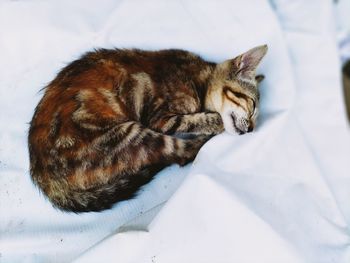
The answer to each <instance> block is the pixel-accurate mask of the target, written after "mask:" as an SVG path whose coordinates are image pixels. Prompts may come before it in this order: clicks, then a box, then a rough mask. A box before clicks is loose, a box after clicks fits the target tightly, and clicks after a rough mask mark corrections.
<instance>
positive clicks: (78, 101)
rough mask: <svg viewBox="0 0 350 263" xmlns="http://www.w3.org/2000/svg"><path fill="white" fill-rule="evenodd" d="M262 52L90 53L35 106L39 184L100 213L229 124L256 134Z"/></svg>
mask: <svg viewBox="0 0 350 263" xmlns="http://www.w3.org/2000/svg"><path fill="white" fill-rule="evenodd" d="M257 49H258V50H259V51H260V52H258V54H255V53H256V51H254V49H253V51H254V52H255V53H254V52H252V50H251V51H248V52H247V53H244V54H242V55H241V56H238V57H237V58H235V59H232V60H228V61H225V62H224V63H221V64H215V63H212V62H207V61H204V60H203V59H201V58H200V57H198V56H196V55H195V54H193V53H190V52H186V51H182V50H162V51H155V52H151V51H141V50H118V49H114V50H106V49H99V50H96V51H94V52H89V53H87V54H85V55H84V56H82V57H81V58H80V59H78V60H76V61H74V62H72V63H71V64H69V65H68V66H67V67H65V68H64V69H63V70H62V71H61V72H60V73H59V74H58V75H57V77H56V78H55V79H54V80H53V81H52V82H51V83H50V84H49V85H48V86H47V87H46V89H45V94H44V96H43V98H42V99H41V101H40V102H39V104H38V106H37V108H36V110H35V113H34V116H33V119H32V121H31V125H30V130H29V138H28V142H29V154H30V172H31V176H32V179H33V181H34V182H35V184H36V185H38V186H39V188H40V189H41V190H42V191H43V192H44V193H45V195H46V196H47V197H48V198H49V200H50V201H51V202H52V203H53V204H54V205H55V206H56V207H58V208H60V209H63V210H68V211H75V212H81V211H100V210H103V209H107V208H110V207H111V206H112V205H113V204H115V203H116V202H118V201H120V200H125V199H128V198H131V197H132V196H133V195H134V193H135V192H136V191H137V190H138V189H139V187H140V186H142V185H144V184H145V183H147V182H148V181H150V180H151V179H152V177H153V176H154V175H155V174H156V173H157V172H158V171H160V170H161V169H163V168H164V167H166V166H168V165H170V164H173V163H177V164H179V165H184V164H186V163H188V162H190V161H192V160H193V159H194V158H195V156H196V154H197V153H198V151H199V149H200V147H201V146H202V145H203V144H204V143H205V142H206V141H207V140H208V139H209V138H210V137H211V136H213V135H215V134H218V133H221V132H222V131H223V130H224V125H225V129H227V130H228V131H235V132H236V133H244V132H247V131H249V130H250V126H251V125H253V124H252V122H253V121H255V118H256V111H257V109H256V108H257V104H258V91H257V88H256V85H257V81H256V78H255V68H256V66H257V64H258V62H259V61H260V60H261V58H262V56H263V55H264V54H265V52H266V47H259V48H257ZM248 55H251V56H252V55H254V56H255V57H257V56H258V57H259V58H258V59H257V60H256V61H253V60H252V59H251V58H249V60H247V59H246V58H245V56H248ZM247 61H248V62H249V63H248V64H246V63H247ZM252 61H253V62H252ZM243 64H244V66H243ZM248 71H249V74H246V73H248ZM250 71H253V73H252V72H250ZM236 113H237V114H236ZM227 114H229V115H230V116H231V117H230V120H226V119H227ZM234 114H236V115H237V116H241V117H242V116H245V118H246V120H245V121H246V124H245V125H246V126H244V125H243V124H241V123H235V120H236V119H238V117H237V116H236V115H234ZM254 114H255V115H254ZM248 117H249V118H248ZM250 117H252V118H250ZM242 118H243V117H242ZM240 121H241V122H242V123H243V121H242V120H241V119H240ZM183 135H185V136H183ZM186 135H190V136H187V137H186Z"/></svg>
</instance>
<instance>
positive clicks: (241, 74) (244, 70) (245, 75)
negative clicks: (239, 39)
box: [231, 45, 267, 81]
mask: <svg viewBox="0 0 350 263" xmlns="http://www.w3.org/2000/svg"><path fill="white" fill-rule="evenodd" d="M266 52H267V45H262V46H258V47H255V48H252V49H250V50H248V51H247V52H245V53H243V54H241V55H239V56H237V57H235V58H234V59H232V60H231V74H232V75H233V77H236V78H238V79H242V80H247V81H249V80H253V79H254V78H255V70H256V68H257V67H258V65H259V63H260V61H261V60H262V58H263V57H264V56H265V54H266ZM261 80H262V79H261ZM257 81H258V79H257Z"/></svg>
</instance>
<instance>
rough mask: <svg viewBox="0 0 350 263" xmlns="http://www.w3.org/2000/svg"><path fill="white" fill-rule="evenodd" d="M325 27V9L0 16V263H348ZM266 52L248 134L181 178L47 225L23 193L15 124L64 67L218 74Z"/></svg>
mask: <svg viewBox="0 0 350 263" xmlns="http://www.w3.org/2000/svg"><path fill="white" fill-rule="evenodd" d="M332 21H333V20H332V6H331V1H330V0H318V1H315V0H314V1H301V0H295V1H287V0H275V1H272V3H269V2H268V1H265V0H263V1H262V0H250V1H244V0H236V1H199V0H198V1H187V2H185V1H175V0H174V1H160V0H151V1H111V0H103V1H74V2H72V1H52V2H44V1H38V0H37V1H5V2H1V3H0V57H1V58H2V59H1V61H0V72H1V73H0V74H1V78H0V107H1V108H0V112H1V114H0V123H1V126H0V127H1V130H0V161H1V163H0V173H1V176H0V184H1V189H0V190H1V191H0V198H1V199H0V201H1V203H0V206H1V207H0V213H1V215H0V235H1V236H0V250H1V251H0V253H1V260H2V261H4V262H24V261H26V262H69V261H72V260H73V259H76V260H77V262H96V261H97V260H98V261H101V260H103V261H104V262H111V261H114V262H115V261H118V262H344V263H345V262H349V261H350V248H349V244H350V242H349V241H350V240H349V239H350V238H349V223H350V205H349V201H348V200H350V172H349V158H350V134H349V128H348V126H347V123H346V119H345V110H344V106H343V99H342V97H341V95H342V94H341V88H340V75H339V74H340V71H339V58H338V55H337V50H336V43H335V37H334V32H333V25H332V23H333V22H332ZM263 43H267V44H268V45H269V48H270V49H269V53H268V55H267V57H266V59H264V62H263V63H262V65H261V67H260V69H259V72H262V73H264V74H265V75H266V80H265V81H264V84H263V85H262V87H261V92H262V98H261V101H262V105H261V118H260V121H259V127H258V129H257V131H256V132H254V133H252V134H248V135H245V136H237V137H235V136H230V135H228V134H222V135H219V136H216V137H215V138H213V139H212V140H211V141H209V142H208V143H207V144H206V145H205V146H204V147H203V148H202V150H201V152H200V153H199V155H198V158H197V159H196V161H195V162H194V164H193V165H192V166H191V167H190V166H188V167H186V168H184V169H180V168H178V167H177V166H172V167H170V168H168V169H165V170H164V171H162V172H161V173H160V174H159V175H158V176H157V177H156V179H155V180H154V181H152V182H151V183H150V184H149V185H147V186H146V187H144V188H143V190H142V191H141V193H140V195H139V196H138V197H137V198H135V199H134V200H131V201H127V202H123V203H120V204H118V205H117V206H115V207H114V208H113V209H111V210H109V211H105V212H102V213H87V214H79V215H76V214H70V213H63V212H60V211H57V210H55V209H53V208H52V207H51V205H50V204H49V202H47V201H46V200H45V199H44V198H43V196H41V195H40V194H39V193H38V190H37V189H35V188H34V186H33V185H32V183H31V182H30V177H29V174H28V156H27V146H26V131H27V129H28V125H27V124H26V123H27V122H28V121H30V118H31V116H32V114H33V109H34V107H35V105H36V103H37V102H38V100H39V99H40V97H41V95H42V94H40V93H38V90H39V89H40V88H41V87H43V86H44V85H45V83H47V82H48V81H50V79H52V78H53V77H54V75H55V73H56V72H57V71H58V69H59V68H61V67H62V66H63V65H64V63H63V62H69V61H70V60H72V59H74V58H76V57H77V56H78V54H81V53H82V52H84V51H86V50H89V49H91V48H92V47H96V46H97V47H98V46H100V47H112V46H118V47H138V48H144V49H158V48H170V47H176V48H184V49H188V50H191V51H195V52H197V53H199V54H201V55H202V56H203V57H205V58H207V59H212V60H215V61H220V60H222V59H225V58H227V57H232V56H234V55H236V54H238V53H239V52H242V51H245V50H246V49H248V48H250V47H253V46H255V45H259V44H263ZM187 173H189V175H188V176H186V179H185V181H184V182H183V183H182V181H183V179H184V177H185V175H186V174H187ZM181 183H182V184H181ZM174 191H176V193H175V195H174V196H173V197H172V198H171V199H170V200H169V202H167V203H166V204H165V205H164V203H165V201H166V200H168V199H169V198H170V196H171V195H172V193H173V192H174ZM163 205H164V206H163ZM154 217H155V218H154ZM153 218H154V219H153Z"/></svg>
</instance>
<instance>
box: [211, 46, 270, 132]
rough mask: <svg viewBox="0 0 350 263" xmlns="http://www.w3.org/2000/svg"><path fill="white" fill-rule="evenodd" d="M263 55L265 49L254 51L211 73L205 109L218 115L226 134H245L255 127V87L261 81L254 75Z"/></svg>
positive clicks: (228, 61)
mask: <svg viewBox="0 0 350 263" xmlns="http://www.w3.org/2000/svg"><path fill="white" fill-rule="evenodd" d="M266 52H267V45H263V46H258V47H255V48H253V49H251V50H249V51H247V52H245V53H243V54H241V55H239V56H237V57H235V58H234V59H230V60H226V61H224V62H223V63H220V64H217V66H216V68H215V69H214V71H213V73H212V76H211V80H210V82H209V83H210V84H209V87H208V92H207V95H206V101H205V104H206V108H207V109H209V110H214V111H216V112H218V113H220V115H221V117H222V120H223V122H224V127H225V130H226V131H227V132H229V133H233V134H244V133H246V132H251V131H252V130H253V129H254V127H255V123H256V118H257V116H258V110H259V109H258V107H259V90H258V84H259V82H260V81H262V80H263V79H264V76H262V75H256V72H255V71H256V68H257V66H258V65H259V63H260V61H261V59H262V58H263V57H264V55H265V54H266Z"/></svg>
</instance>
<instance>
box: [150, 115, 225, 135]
mask: <svg viewBox="0 0 350 263" xmlns="http://www.w3.org/2000/svg"><path fill="white" fill-rule="evenodd" d="M150 127H151V128H152V129H155V130H157V131H160V132H162V133H164V134H169V135H179V134H190V135H216V134H219V133H222V132H223V131H224V126H223V122H222V119H221V116H220V114H219V113H217V112H199V113H193V114H185V115H174V114H164V115H163V117H161V118H158V119H157V120H156V121H154V122H152V121H151V123H150Z"/></svg>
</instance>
